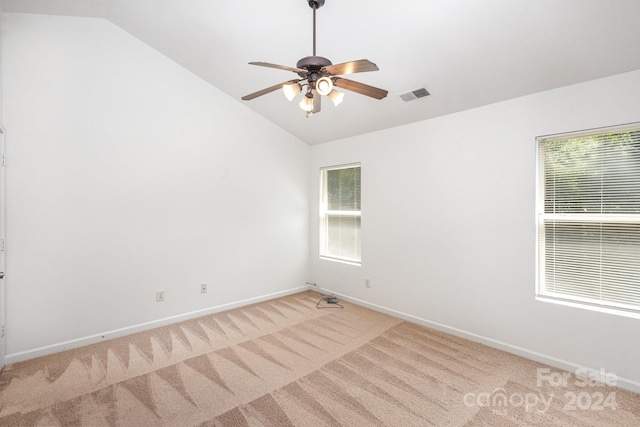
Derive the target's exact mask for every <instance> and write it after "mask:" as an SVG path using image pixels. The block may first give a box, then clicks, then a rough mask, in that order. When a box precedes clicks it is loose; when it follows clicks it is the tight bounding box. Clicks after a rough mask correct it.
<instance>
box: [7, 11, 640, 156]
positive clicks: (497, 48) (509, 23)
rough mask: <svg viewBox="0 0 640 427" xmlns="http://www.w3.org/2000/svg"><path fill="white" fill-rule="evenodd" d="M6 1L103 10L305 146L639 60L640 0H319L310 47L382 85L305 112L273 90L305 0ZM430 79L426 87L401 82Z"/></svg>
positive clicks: (299, 44)
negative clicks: (414, 93) (411, 95)
mask: <svg viewBox="0 0 640 427" xmlns="http://www.w3.org/2000/svg"><path fill="white" fill-rule="evenodd" d="M0 4H1V5H2V10H3V12H23V13H39V14H52V15H67V16H86V17H98V18H105V19H108V20H109V21H111V22H113V23H114V24H116V25H118V26H119V27H121V28H122V29H124V30H125V31H127V32H129V33H130V34H132V35H133V36H135V37H137V38H139V39H140V40H142V41H143V42H145V43H147V44H148V45H149V46H151V47H153V48H154V49H156V50H158V51H159V52H161V53H163V54H164V55H166V56H168V57H169V58H171V59H173V60H174V61H176V62H177V63H179V64H181V65H183V66H184V67H185V68H187V69H189V70H191V71H192V72H193V73H195V74H196V75H198V76H200V77H201V78H203V79H205V80H207V81H209V82H210V83H211V84H212V85H214V86H215V87H217V88H218V89H220V90H222V91H223V92H226V93H227V94H228V95H229V96H231V97H232V98H234V99H236V100H238V102H242V103H244V104H245V105H246V106H247V107H249V108H251V109H253V110H254V111H255V112H256V113H258V114H260V115H262V116H264V117H266V118H267V119H268V120H270V121H272V122H273V123H275V124H276V125H278V126H280V127H282V128H283V129H285V130H287V131H288V132H290V133H292V134H294V135H296V136H297V137H299V138H300V139H301V140H303V141H305V142H307V143H308V144H318V143H322V142H326V141H333V140H337V139H341V138H345V137H349V136H353V135H359V134H364V133H368V132H373V131H376V130H380V129H384V128H389V127H394V126H399V125H403V124H406V123H411V122H415V121H419V120H424V119H427V118H431V117H436V116H440V115H444V114H449V113H453V112H456V111H462V110H466V109H469V108H473V107H478V106H481V105H486V104H490V103H493V102H498V101H502V100H505V99H510V98H515V97H519V96H523V95H527V94H531V93H534V92H539V91H543V90H548V89H553V88H556V87H560V86H566V85H570V84H575V83H579V82H583V81H587V80H592V79H597V78H601V77H605V76H609V75H614V74H619V73H623V72H627V71H631V70H637V69H640V25H638V22H639V21H640V1H638V0H447V1H443V0H401V1H394V2H391V1H388V2H382V1H380V0H368V1H364V0H326V3H325V5H324V6H323V7H322V8H321V9H319V10H318V11H317V54H318V55H319V56H324V57H327V58H329V59H330V60H331V61H332V62H333V63H334V64H337V63H341V62H346V61H351V60H356V59H364V58H366V59H369V60H371V61H373V62H375V63H376V64H377V65H378V67H379V68H380V71H377V72H368V73H361V74H354V75H351V76H349V78H351V79H353V80H357V81H359V82H362V83H365V84H368V85H372V86H377V87H380V88H383V89H387V90H388V91H389V95H388V96H387V98H385V99H383V100H380V101H378V100H375V99H372V98H369V97H365V96H362V95H359V94H356V93H353V92H347V93H346V96H345V99H344V102H343V103H342V104H341V105H340V106H339V107H334V106H333V105H332V104H331V103H330V102H327V101H328V100H326V101H325V102H324V103H323V108H322V112H321V113H320V114H316V115H314V116H313V117H310V118H305V114H304V112H303V111H302V110H301V109H300V108H299V107H298V101H299V98H297V100H294V102H289V101H287V100H286V98H285V97H284V96H283V94H282V92H281V91H276V92H272V93H270V94H268V95H265V96H262V97H260V98H257V99H254V100H252V101H242V100H240V98H241V97H242V96H243V95H247V94H249V93H252V92H255V91H257V90H260V89H263V88H265V87H268V86H272V85H274V84H276V83H280V82H284V81H286V80H289V79H292V78H296V75H295V74H294V73H292V72H289V71H282V70H276V69H271V68H263V67H256V66H251V65H248V64H247V63H248V62H250V61H264V62H271V63H276V64H282V65H289V66H295V64H296V62H297V61H298V60H299V59H301V58H303V57H306V56H309V55H311V54H312V53H313V52H312V16H313V15H312V10H311V8H310V7H309V6H308V4H307V0H269V1H264V0H188V1H185V0H0ZM421 87H426V88H427V90H428V91H429V92H430V93H431V95H430V96H428V97H426V98H421V99H417V100H415V101H410V102H405V101H403V100H402V99H401V98H400V96H399V95H400V94H402V93H405V92H408V91H411V90H415V89H418V88H421Z"/></svg>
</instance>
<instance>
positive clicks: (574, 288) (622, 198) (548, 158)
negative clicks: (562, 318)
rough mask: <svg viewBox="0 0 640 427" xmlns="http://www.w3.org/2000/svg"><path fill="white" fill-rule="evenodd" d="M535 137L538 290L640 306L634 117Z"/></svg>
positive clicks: (618, 306)
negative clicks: (624, 121)
mask: <svg viewBox="0 0 640 427" xmlns="http://www.w3.org/2000/svg"><path fill="white" fill-rule="evenodd" d="M537 144H538V202H537V217H538V289H537V294H538V297H541V298H543V299H544V298H551V299H555V300H562V301H570V302H572V303H578V304H583V305H592V306H599V307H606V308H608V309H614V310H626V311H631V312H636V313H640V123H636V124H633V125H626V126H619V127H615V128H606V129H599V130H596V131H591V132H584V133H574V134H567V135H556V136H550V137H540V138H538V140H537Z"/></svg>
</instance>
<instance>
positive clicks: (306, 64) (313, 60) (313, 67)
mask: <svg viewBox="0 0 640 427" xmlns="http://www.w3.org/2000/svg"><path fill="white" fill-rule="evenodd" d="M329 65H333V64H332V63H331V61H329V60H328V59H327V58H323V57H322V56H307V57H306V58H302V59H301V60H300V61H298V63H297V64H296V67H298V68H302V69H305V70H307V71H320V69H321V68H323V67H328V66H329Z"/></svg>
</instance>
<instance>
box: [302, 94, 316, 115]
mask: <svg viewBox="0 0 640 427" xmlns="http://www.w3.org/2000/svg"><path fill="white" fill-rule="evenodd" d="M300 108H302V109H303V110H304V111H307V112H309V111H311V110H313V97H310V96H306V95H305V96H304V97H303V98H302V101H300Z"/></svg>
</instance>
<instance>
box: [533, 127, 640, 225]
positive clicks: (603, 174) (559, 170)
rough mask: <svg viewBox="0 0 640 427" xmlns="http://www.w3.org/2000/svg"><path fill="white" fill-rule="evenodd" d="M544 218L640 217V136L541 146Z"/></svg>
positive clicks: (624, 134)
mask: <svg viewBox="0 0 640 427" xmlns="http://www.w3.org/2000/svg"><path fill="white" fill-rule="evenodd" d="M544 168H545V169H544V188H545V195H544V196H545V197H544V208H545V212H546V213H622V214H628V213H634V214H636V213H640V131H631V132H619V133H610V134H600V135H590V136H582V137H577V138H563V139H557V140H553V141H547V142H545V143H544Z"/></svg>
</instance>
